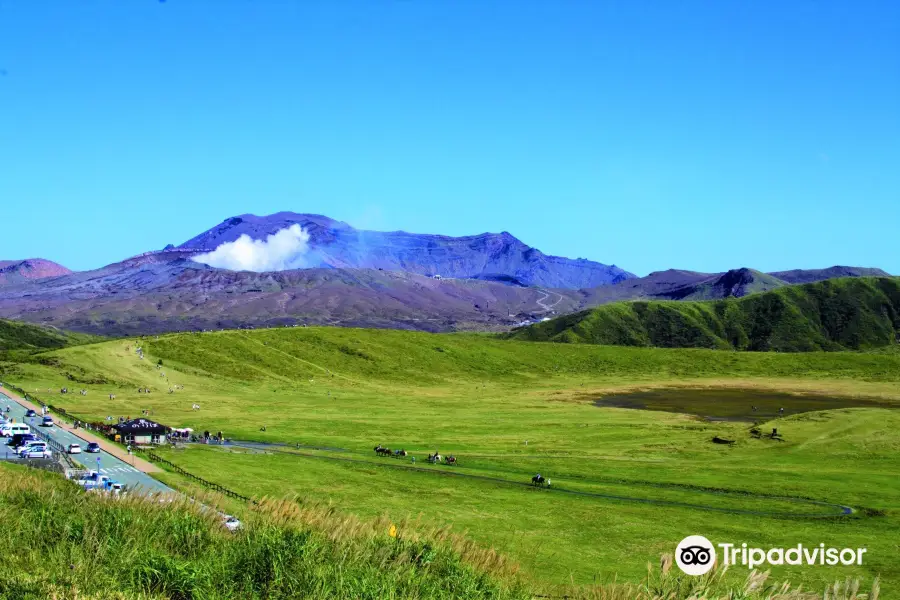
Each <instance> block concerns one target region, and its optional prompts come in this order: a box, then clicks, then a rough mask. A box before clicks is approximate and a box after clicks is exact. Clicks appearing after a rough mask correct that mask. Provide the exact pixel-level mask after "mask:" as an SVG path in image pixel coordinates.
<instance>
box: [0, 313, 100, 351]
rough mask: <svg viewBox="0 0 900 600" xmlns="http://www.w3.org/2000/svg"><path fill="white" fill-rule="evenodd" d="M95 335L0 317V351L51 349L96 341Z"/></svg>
mask: <svg viewBox="0 0 900 600" xmlns="http://www.w3.org/2000/svg"><path fill="white" fill-rule="evenodd" d="M97 339H99V338H97V337H95V336H89V335H84V334H78V333H69V332H65V331H60V330H58V329H54V328H50V327H41V326H40V325H32V324H30V323H22V322H19V321H9V320H6V319H0V352H5V351H10V350H23V351H34V350H53V349H57V348H64V347H66V346H70V345H73V344H83V343H87V342H90V341H96V340H97Z"/></svg>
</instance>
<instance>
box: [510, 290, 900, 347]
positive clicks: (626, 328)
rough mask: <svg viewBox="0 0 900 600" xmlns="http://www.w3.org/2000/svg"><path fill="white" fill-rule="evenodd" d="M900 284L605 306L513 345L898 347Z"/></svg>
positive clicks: (521, 335)
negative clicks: (555, 343)
mask: <svg viewBox="0 0 900 600" xmlns="http://www.w3.org/2000/svg"><path fill="white" fill-rule="evenodd" d="M898 336H900V280H898V279H896V278H887V277H880V278H846V279H835V280H828V281H823V282H817V283H810V284H804V285H799V286H785V287H780V288H778V289H776V290H773V291H769V292H765V293H760V294H753V295H750V296H746V297H744V298H728V299H725V300H716V301H706V302H691V301H686V302H671V301H650V302H645V301H638V302H627V303H626V302H618V303H613V304H607V305H604V306H600V307H598V308H594V309H591V310H586V311H582V312H579V313H575V314H572V315H567V316H564V317H559V318H557V319H553V320H551V321H547V322H544V323H539V324H536V325H532V326H530V327H525V328H521V329H517V330H515V331H514V332H513V333H511V334H510V335H509V337H511V338H513V339H519V340H532V341H553V342H567V343H593V344H613V345H626V346H661V347H695V348H721V349H737V350H756V351H766V350H775V351H782V352H797V351H812V350H846V349H851V350H861V349H870V348H880V347H886V346H892V345H895V344H897V342H898Z"/></svg>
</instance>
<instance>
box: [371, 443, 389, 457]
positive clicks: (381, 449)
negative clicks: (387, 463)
mask: <svg viewBox="0 0 900 600" xmlns="http://www.w3.org/2000/svg"><path fill="white" fill-rule="evenodd" d="M375 454H377V455H379V456H390V455H391V449H390V448H385V447H384V446H382V445H381V444H379V445H378V447H377V448H375Z"/></svg>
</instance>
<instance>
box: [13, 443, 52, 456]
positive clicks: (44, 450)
mask: <svg viewBox="0 0 900 600" xmlns="http://www.w3.org/2000/svg"><path fill="white" fill-rule="evenodd" d="M19 456H21V457H22V458H52V457H53V452H52V451H51V450H50V448H48V447H47V444H35V445H34V446H29V447H28V448H26V449H24V450H22V451H21V452H20V453H19Z"/></svg>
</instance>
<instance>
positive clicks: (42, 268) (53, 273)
mask: <svg viewBox="0 0 900 600" xmlns="http://www.w3.org/2000/svg"><path fill="white" fill-rule="evenodd" d="M71 272H72V271H70V270H69V269H67V268H65V267H64V266H62V265H60V264H57V263H55V262H53V261H50V260H45V259H43V258H27V259H25V260H0V285H6V284H14V283H22V282H27V281H32V280H35V279H43V278H46V277H59V276H60V275H68V274H69V273H71Z"/></svg>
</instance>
